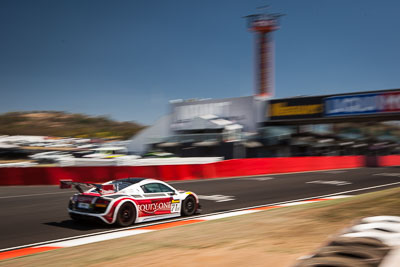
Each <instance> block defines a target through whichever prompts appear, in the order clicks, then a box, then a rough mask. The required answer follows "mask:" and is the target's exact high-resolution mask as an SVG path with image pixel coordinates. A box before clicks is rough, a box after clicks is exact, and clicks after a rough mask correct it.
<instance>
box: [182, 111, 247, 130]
mask: <svg viewBox="0 0 400 267" xmlns="http://www.w3.org/2000/svg"><path fill="white" fill-rule="evenodd" d="M204 129H221V130H228V131H232V130H240V129H243V126H242V125H240V124H237V123H234V122H232V121H230V120H226V119H222V118H219V117H218V116H215V115H213V114H208V115H202V116H199V117H197V118H195V119H193V120H192V121H191V122H190V124H189V125H187V127H186V130H204Z"/></svg>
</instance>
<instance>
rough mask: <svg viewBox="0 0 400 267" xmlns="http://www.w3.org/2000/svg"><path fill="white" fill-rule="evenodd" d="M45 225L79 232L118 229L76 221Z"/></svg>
mask: <svg viewBox="0 0 400 267" xmlns="http://www.w3.org/2000/svg"><path fill="white" fill-rule="evenodd" d="M43 224H45V225H49V226H55V227H60V228H67V229H72V230H78V231H89V230H109V229H114V228H116V227H115V226H113V225H107V224H102V223H100V222H91V221H81V222H76V221H74V220H64V221H60V222H46V223H43Z"/></svg>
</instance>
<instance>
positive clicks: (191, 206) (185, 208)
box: [181, 196, 196, 216]
mask: <svg viewBox="0 0 400 267" xmlns="http://www.w3.org/2000/svg"><path fill="white" fill-rule="evenodd" d="M195 212H196V199H195V198H194V196H188V197H186V198H185V200H184V201H183V202H182V210H181V215H182V216H191V215H193V214H194V213H195Z"/></svg>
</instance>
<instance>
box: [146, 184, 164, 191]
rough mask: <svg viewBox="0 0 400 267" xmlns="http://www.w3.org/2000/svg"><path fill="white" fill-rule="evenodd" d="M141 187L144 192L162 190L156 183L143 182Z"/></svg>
mask: <svg viewBox="0 0 400 267" xmlns="http://www.w3.org/2000/svg"><path fill="white" fill-rule="evenodd" d="M141 187H142V189H143V192H145V193H160V192H162V191H161V190H160V187H159V186H158V184H156V183H153V184H145V185H142V186H141Z"/></svg>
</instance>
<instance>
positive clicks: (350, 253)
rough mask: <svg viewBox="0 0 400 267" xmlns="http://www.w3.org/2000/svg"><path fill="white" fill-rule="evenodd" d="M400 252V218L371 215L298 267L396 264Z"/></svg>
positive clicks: (385, 265) (359, 266) (354, 266)
mask: <svg viewBox="0 0 400 267" xmlns="http://www.w3.org/2000/svg"><path fill="white" fill-rule="evenodd" d="M399 252H400V217H397V216H374V217H367V218H364V219H361V220H360V221H359V223H358V224H355V225H353V226H351V227H349V228H347V229H346V230H345V231H344V232H343V233H342V234H341V235H340V236H338V237H336V238H334V239H333V240H332V241H330V242H328V243H327V244H326V245H325V246H323V247H322V248H320V249H318V250H317V251H316V252H315V253H314V254H313V255H311V256H309V257H306V258H304V259H301V260H300V261H299V262H298V263H297V264H296V265H295V267H325V266H330V267H364V266H365V267H375V266H381V267H396V266H400V263H399V262H398V257H399Z"/></svg>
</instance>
